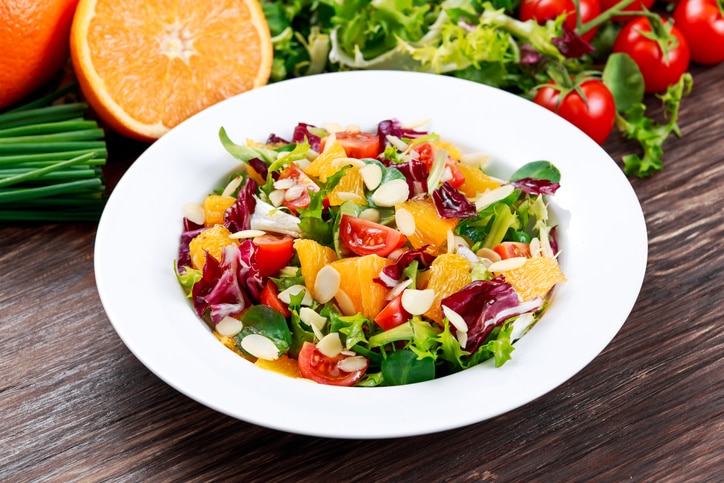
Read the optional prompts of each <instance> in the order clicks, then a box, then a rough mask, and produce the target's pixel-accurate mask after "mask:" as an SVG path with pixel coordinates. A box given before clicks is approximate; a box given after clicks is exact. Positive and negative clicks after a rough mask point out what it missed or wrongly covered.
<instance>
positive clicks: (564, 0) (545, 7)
mask: <svg viewBox="0 0 724 483" xmlns="http://www.w3.org/2000/svg"><path fill="white" fill-rule="evenodd" d="M578 8H579V11H580V12H581V22H582V23H585V22H588V21H589V20H593V19H594V18H596V17H597V16H598V14H599V13H601V6H600V4H599V0H579V2H578ZM564 13H566V14H567V16H566V20H565V24H566V26H567V27H568V28H569V29H570V30H574V31H575V30H576V4H575V3H573V0H523V1H522V3H521V4H520V13H519V15H518V18H520V20H522V21H524V22H525V21H527V20H530V19H535V20H536V21H537V22H538V23H539V24H541V25H542V24H544V23H546V21H548V20H551V19H555V18H556V17H558V16H559V15H561V14H564ZM597 30H598V29H597V28H593V29H591V30H589V31H588V32H586V33H584V34H583V35H581V38H582V39H583V40H585V41H587V42H590V41H591V39H593V36H594V35H596V31H597Z"/></svg>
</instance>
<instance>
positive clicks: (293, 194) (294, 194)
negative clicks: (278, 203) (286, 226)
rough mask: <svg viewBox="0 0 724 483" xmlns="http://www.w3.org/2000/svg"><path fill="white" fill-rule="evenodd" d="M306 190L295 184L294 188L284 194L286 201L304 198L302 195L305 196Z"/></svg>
mask: <svg viewBox="0 0 724 483" xmlns="http://www.w3.org/2000/svg"><path fill="white" fill-rule="evenodd" d="M306 190H307V188H305V187H304V186H302V185H300V184H295V185H294V186H292V187H291V188H289V189H288V190H286V192H285V193H284V199H285V200H286V201H294V200H296V199H299V197H300V196H302V194H304V192H305V191H306Z"/></svg>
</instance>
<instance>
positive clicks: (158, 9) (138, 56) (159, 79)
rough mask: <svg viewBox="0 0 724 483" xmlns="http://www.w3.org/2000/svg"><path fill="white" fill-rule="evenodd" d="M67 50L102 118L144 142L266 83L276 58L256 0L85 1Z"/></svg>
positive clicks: (82, 86) (84, 90)
mask: <svg viewBox="0 0 724 483" xmlns="http://www.w3.org/2000/svg"><path fill="white" fill-rule="evenodd" d="M70 49H71V57H72V60H73V67H74V69H75V73H76V76H77V78H78V82H79V84H80V86H81V90H82V92H83V95H84V96H85V97H86V99H87V101H88V103H89V104H90V105H91V106H92V107H93V109H94V110H95V111H96V113H97V114H98V116H99V117H100V118H101V119H102V120H103V121H104V122H105V123H106V124H107V125H108V126H109V127H110V128H112V129H114V130H116V131H118V132H119V133H121V134H123V135H126V136H129V137H133V138H137V139H141V140H145V141H152V140H154V139H157V138H159V137H161V136H162V135H163V134H165V133H166V132H167V131H168V130H169V129H171V128H172V127H174V126H176V125H177V124H179V123H180V122H181V121H183V120H185V119H187V118H188V117H190V116H191V115H193V114H195V113H197V112H199V111H201V110H202V109H204V108H206V107H208V106H210V105H212V104H215V103H217V102H219V101H221V100H223V99H225V98H227V97H231V96H233V95H236V94H240V93H242V92H245V91H248V90H250V89H253V88H255V87H258V86H261V85H264V84H266V83H267V82H268V80H269V75H270V73H271V65H272V60H273V56H274V52H273V48H272V44H271V37H270V33H269V25H268V24H267V22H266V18H265V16H264V12H263V11H262V9H261V6H260V4H259V1H258V0H215V1H213V2H199V1H196V0H161V1H153V2H149V1H147V0H126V1H124V2H123V4H122V6H119V4H118V2H117V1H116V0H80V1H79V3H78V7H77V9H76V13H75V18H74V19H73V27H72V30H71V37H70Z"/></svg>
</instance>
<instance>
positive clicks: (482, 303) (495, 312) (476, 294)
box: [440, 276, 543, 353]
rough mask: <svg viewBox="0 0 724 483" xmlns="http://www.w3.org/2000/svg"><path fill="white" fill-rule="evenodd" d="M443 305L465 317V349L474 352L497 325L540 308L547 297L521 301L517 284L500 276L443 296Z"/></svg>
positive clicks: (478, 281) (471, 284)
mask: <svg viewBox="0 0 724 483" xmlns="http://www.w3.org/2000/svg"><path fill="white" fill-rule="evenodd" d="M440 305H441V306H445V307H447V308H448V309H451V310H452V311H453V312H455V313H457V314H458V315H460V316H461V317H462V318H463V320H465V322H466V324H467V326H468V333H467V334H468V339H467V343H466V344H465V347H463V349H465V350H466V351H469V352H471V353H473V352H475V351H476V350H478V348H479V347H480V346H481V345H482V344H483V342H485V339H486V338H487V337H488V335H490V333H491V332H492V331H493V329H494V328H495V327H496V326H498V325H501V324H503V322H505V321H506V320H508V319H509V318H511V317H514V316H518V315H521V314H524V313H527V312H533V311H535V310H538V309H539V308H540V307H541V306H542V305H543V300H542V299H541V298H540V297H536V298H535V299H533V300H530V301H527V302H522V303H521V302H520V300H519V299H518V294H517V293H516V291H515V289H514V288H513V286H512V285H510V284H509V283H507V282H505V279H504V278H503V277H502V276H499V277H495V278H494V279H492V280H476V281H474V282H471V283H469V284H468V285H466V286H465V287H463V288H462V290H460V291H458V292H456V293H454V294H452V295H450V296H448V297H445V298H444V299H442V300H441V301H440ZM450 330H451V331H452V332H453V334H454V335H455V334H456V333H457V330H456V329H455V327H454V326H452V324H451V327H450Z"/></svg>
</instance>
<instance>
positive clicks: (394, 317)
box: [375, 294, 412, 330]
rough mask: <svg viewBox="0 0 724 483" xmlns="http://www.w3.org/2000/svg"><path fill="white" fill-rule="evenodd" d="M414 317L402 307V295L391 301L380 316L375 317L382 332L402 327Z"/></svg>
mask: <svg viewBox="0 0 724 483" xmlns="http://www.w3.org/2000/svg"><path fill="white" fill-rule="evenodd" d="M411 317H412V315H410V313H409V312H408V311H407V310H405V309H404V308H403V307H402V294H399V295H398V296H397V297H395V298H393V299H392V300H390V301H389V302H388V303H387V305H385V308H383V309H382V310H381V311H380V313H379V314H377V316H376V317H375V323H376V324H377V325H379V326H380V327H381V328H382V330H390V329H394V328H395V327H397V326H398V325H402V324H404V323H405V322H407V321H408V320H410V318H411Z"/></svg>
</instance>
